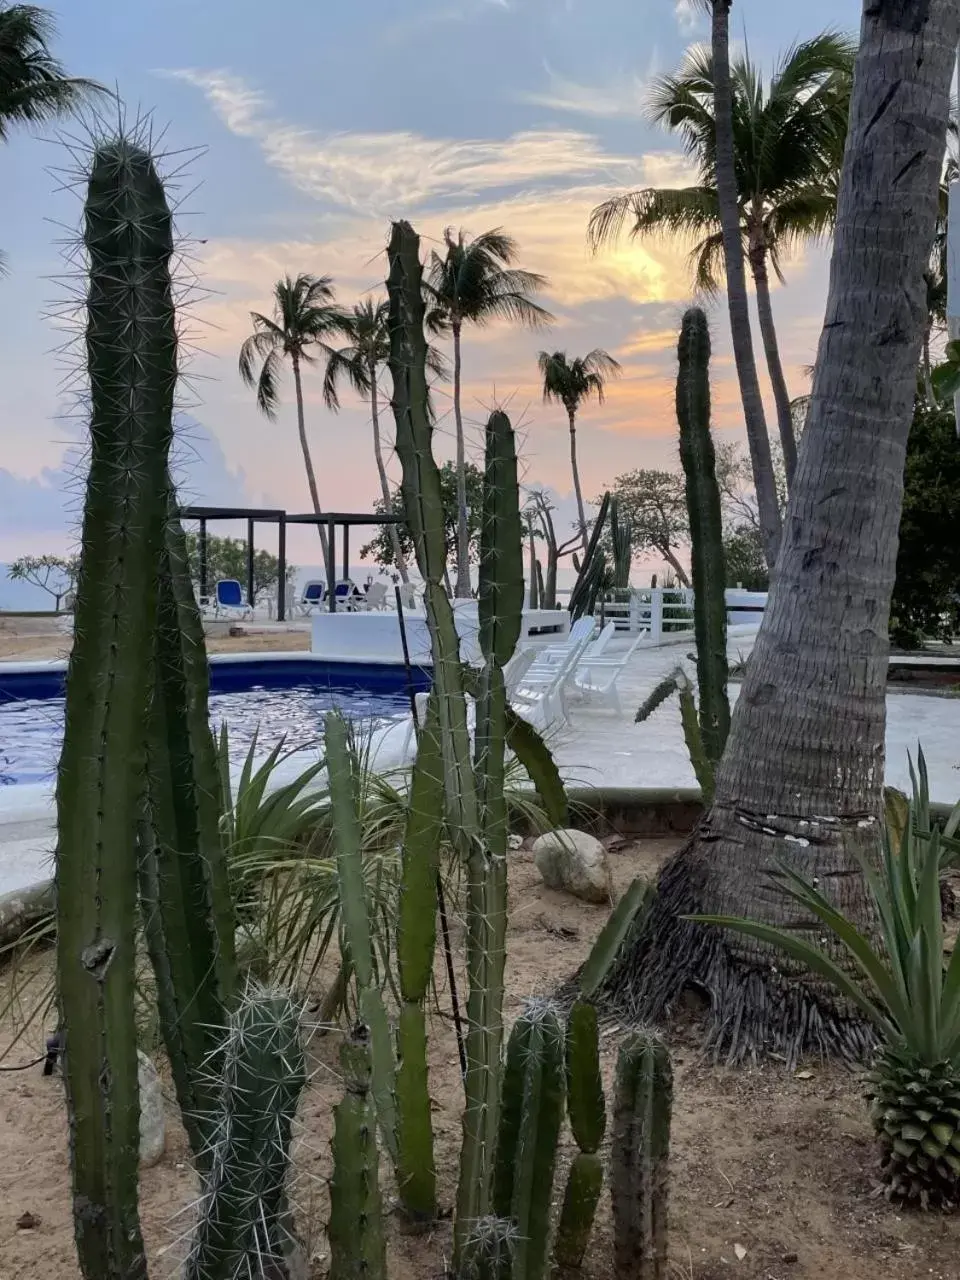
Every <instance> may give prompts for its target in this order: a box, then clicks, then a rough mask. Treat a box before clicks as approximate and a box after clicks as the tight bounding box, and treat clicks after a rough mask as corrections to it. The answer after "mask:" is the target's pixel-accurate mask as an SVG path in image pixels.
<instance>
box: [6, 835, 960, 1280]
mask: <svg viewBox="0 0 960 1280" xmlns="http://www.w3.org/2000/svg"><path fill="white" fill-rule="evenodd" d="M671 847H672V846H671V844H670V843H668V842H664V841H645V842H640V843H636V844H633V845H623V844H622V842H621V844H620V847H617V844H616V842H613V847H612V848H611V855H610V856H611V860H612V863H613V869H614V877H615V882H616V887H617V891H618V892H622V890H623V889H624V888H625V886H626V885H627V884H628V883H629V881H630V879H631V878H632V877H633V876H635V875H637V874H643V875H649V874H651V873H652V872H653V871H654V870H655V868H656V866H657V865H658V864H659V863H660V861H661V860H662V859H663V857H665V856H666V854H667V853H668V852H669V851H670V849H671ZM510 905H511V912H510V936H509V945H508V966H507V1001H506V1014H507V1017H508V1020H512V1019H513V1018H514V1017H515V1016H516V1014H517V1013H518V1012H519V1010H520V1008H521V1004H522V1001H523V999H524V997H526V996H528V995H530V994H544V993H547V992H549V991H550V990H551V989H552V988H553V987H554V985H555V984H556V983H557V982H558V981H559V980H560V979H562V978H565V977H567V976H568V975H570V974H571V972H573V971H574V969H575V968H576V966H577V964H578V962H579V961H580V960H581V958H582V957H583V956H584V955H585V954H586V952H587V950H588V948H589V946H590V944H591V942H592V941H593V939H594V937H595V936H596V934H597V932H598V930H599V929H600V927H601V926H602V924H603V922H604V920H605V919H606V914H607V913H606V909H605V908H603V907H592V906H587V905H584V904H583V903H580V902H577V901H575V900H574V899H571V898H568V897H566V896H565V895H562V894H559V893H555V892H553V891H551V890H548V889H546V888H545V887H544V886H543V884H542V883H541V881H540V878H539V875H538V874H537V872H536V869H535V867H534V866H533V861H532V856H531V854H530V853H529V852H528V851H526V850H521V851H520V852H519V853H518V854H516V855H514V858H513V861H512V865H511V883H510ZM454 944H455V948H456V951H457V953H458V954H459V953H460V952H461V951H462V932H461V931H460V930H459V929H458V927H457V926H456V924H455V925H454ZM45 963H48V962H45ZM461 982H462V974H461ZM438 988H439V993H438V999H439V1007H440V1009H441V1010H449V1007H450V1006H449V993H448V991H447V990H446V984H445V982H444V981H443V978H442V975H441V973H440V969H439V966H438ZM621 1034H622V1029H621V1028H611V1029H608V1030H607V1031H606V1032H605V1034H604V1037H603V1041H602V1046H603V1049H602V1052H603V1069H604V1076H605V1080H606V1085H607V1096H608V1100H609V1098H610V1085H611V1080H612V1075H613V1070H614V1064H615V1059H616V1050H617V1044H618V1041H619V1039H620V1036H621ZM339 1038H340V1032H339V1031H334V1032H331V1033H329V1034H326V1035H322V1036H321V1035H314V1036H313V1038H312V1040H311V1044H310V1053H311V1062H312V1066H313V1076H312V1081H311V1085H310V1087H309V1089H308V1092H307V1094H306V1097H305V1100H304V1104H303V1106H302V1108H301V1117H300V1125H299V1129H300V1133H299V1137H298V1140H297V1146H296V1156H295V1161H296V1199H297V1203H298V1206H299V1213H300V1219H301V1224H302V1229H303V1231H304V1234H305V1236H306V1238H307V1240H308V1244H309V1249H310V1253H311V1256H312V1261H313V1273H312V1274H313V1276H314V1277H323V1276H325V1275H326V1274H327V1270H328V1251H327V1242H326V1235H325V1225H324V1224H325V1222H326V1219H327V1213H328V1203H327V1179H328V1178H329V1176H330V1150H329V1139H330V1134H331V1124H332V1115H331V1108H332V1106H333V1105H334V1104H335V1103H336V1101H337V1100H338V1098H339V1096H340V1087H339V1083H338V1079H337V1069H336V1063H337V1045H338V1042H339ZM669 1040H670V1044H671V1048H672V1051H673V1059H674V1068H675V1075H676V1090H675V1092H676V1096H675V1104H674V1120H673V1143H672V1157H671V1201H670V1232H671V1251H672V1258H673V1261H674V1263H675V1272H674V1275H675V1277H684V1278H685V1280H725V1278H726V1277H731V1280H881V1277H882V1280H917V1278H919V1277H927V1278H928V1280H960V1259H958V1251H957V1222H956V1220H955V1219H953V1220H951V1219H950V1218H947V1217H943V1216H939V1215H928V1216H921V1215H917V1214H908V1213H903V1212H901V1211H899V1210H897V1209H895V1208H893V1207H891V1206H889V1205H888V1204H887V1203H886V1202H885V1201H884V1200H883V1199H881V1198H878V1197H877V1196H876V1195H875V1194H874V1191H875V1188H874V1174H875V1171H876V1150H875V1147H874V1144H873V1142H872V1138H871V1134H870V1128H869V1125H868V1123H867V1119H866V1115H865V1110H864V1106H863V1103H862V1099H861V1094H860V1089H859V1086H858V1081H857V1079H856V1077H855V1076H854V1075H852V1074H850V1073H849V1072H847V1071H845V1070H843V1069H840V1068H837V1067H833V1066H822V1065H820V1064H818V1063H808V1064H804V1065H803V1066H802V1067H801V1069H800V1070H798V1071H797V1072H796V1073H795V1074H790V1073H787V1072H786V1070H785V1069H784V1068H783V1067H782V1066H780V1065H779V1064H776V1063H773V1064H768V1065H766V1066H764V1067H761V1068H754V1069H738V1070H728V1069H722V1068H719V1067H714V1066H713V1065H711V1064H710V1063H709V1062H706V1061H704V1060H703V1058H702V1055H701V1054H700V1052H699V1049H698V1044H699V1032H698V1029H697V1026H696V1015H695V1013H694V1012H693V1011H691V1012H689V1013H688V1014H687V1015H685V1016H681V1017H680V1018H679V1020H678V1022H677V1023H676V1024H675V1025H674V1026H673V1027H672V1028H671V1030H670V1035H669ZM5 1043H9V1029H7V1038H6V1042H4V1040H3V1039H2V1036H0V1048H2V1047H5ZM430 1045H431V1095H432V1097H433V1099H434V1125H435V1140H436V1152H437V1163H438V1172H439V1178H440V1186H441V1194H442V1201H443V1206H444V1208H446V1209H449V1208H450V1206H451V1204H452V1201H453V1197H454V1194H455V1187H456V1173H457V1160H458V1153H459V1146H460V1112H461V1105H462V1095H461V1089H460V1081H459V1069H458V1065H457V1053H456V1042H455V1038H454V1033H453V1029H452V1027H451V1025H450V1021H449V1018H448V1017H442V1016H438V1015H437V1014H435V1015H434V1016H433V1018H432V1021H431V1040H430ZM32 1049H33V1044H32V1043H31V1044H29V1045H28V1044H20V1045H18V1046H16V1048H15V1050H14V1052H13V1054H12V1055H11V1057H10V1058H9V1059H8V1060H7V1062H8V1064H9V1063H10V1062H16V1061H22V1060H23V1059H24V1058H25V1057H26V1056H27V1055H28V1054H29V1053H30V1052H31V1051H32ZM169 1117H170V1132H169V1135H168V1143H167V1152H166V1155H165V1156H164V1158H163V1160H162V1161H161V1163H160V1164H159V1165H158V1166H156V1167H155V1168H153V1169H149V1170H146V1171H145V1172H144V1174H143V1178H142V1206H141V1208H142V1217H143V1223H144V1230H145V1234H146V1238H147V1243H148V1250H149V1253H150V1257H151V1275H152V1276H153V1277H158V1276H163V1277H168V1276H172V1275H174V1274H175V1273H176V1264H177V1259H178V1257H179V1256H181V1251H182V1237H183V1234H184V1232H185V1231H186V1230H187V1229H188V1227H189V1214H187V1215H184V1213H183V1210H184V1207H185V1206H187V1205H188V1204H189V1203H190V1201H191V1199H192V1197H193V1195H194V1193H195V1185H194V1179H193V1177H192V1174H191V1172H190V1167H189V1164H188V1161H187V1152H186V1145H185V1142H184V1139H183V1135H182V1132H181V1131H180V1129H179V1126H178V1124H177V1121H176V1111H175V1107H174V1106H173V1105H172V1104H171V1105H170V1107H169ZM609 1144H610V1133H609V1125H608V1135H607V1143H606V1146H607V1149H609ZM571 1151H572V1142H571V1139H570V1137H569V1134H566V1135H565V1137H564V1140H563V1149H562V1152H561V1157H560V1161H559V1165H558V1173H557V1180H556V1186H555V1194H556V1196H557V1197H558V1198H559V1196H560V1195H562V1189H563V1182H564V1178H565V1174H566V1168H567V1165H568V1162H569V1159H570V1157H571ZM382 1181H383V1183H384V1187H385V1189H386V1190H387V1192H388V1194H389V1192H390V1190H391V1183H390V1177H389V1175H388V1174H387V1173H386V1170H385V1169H383V1170H382ZM24 1214H29V1215H31V1216H32V1219H33V1221H34V1225H33V1226H32V1227H29V1228H25V1227H18V1221H26V1220H25V1219H23V1217H22V1215H24ZM450 1230H451V1228H450V1222H449V1218H447V1219H445V1220H443V1221H442V1222H441V1223H440V1224H439V1225H438V1227H437V1228H436V1230H435V1231H434V1232H433V1233H431V1234H429V1235H426V1236H410V1235H407V1234H404V1233H403V1231H402V1230H401V1224H400V1223H399V1220H398V1219H397V1218H396V1217H392V1218H391V1219H390V1224H389V1251H390V1265H389V1274H390V1277H391V1280H428V1278H432V1277H439V1276H440V1275H441V1273H442V1270H443V1267H444V1264H445V1262H446V1261H447V1260H449V1256H450ZM611 1247H612V1246H611V1226H610V1216H609V1204H608V1200H607V1197H606V1194H605V1195H604V1198H603V1200H602V1201H601V1208H600V1212H599V1215H598V1220H597V1224H596V1228H595V1232H594V1236H593V1239H592V1242H591V1245H590V1249H589V1252H588V1255H587V1261H586V1264H585V1268H584V1271H585V1275H586V1276H587V1277H591V1278H595V1280H606V1278H607V1277H610V1276H612V1263H611ZM77 1276H78V1272H77V1268H76V1263H75V1260H74V1255H73V1241H72V1227H71V1222H70V1196H69V1173H68V1164H67V1140H66V1118H65V1112H64V1102H63V1093H62V1086H61V1083H60V1081H59V1079H58V1078H56V1077H54V1078H52V1079H50V1078H48V1079H44V1078H43V1077H42V1076H41V1075H40V1071H39V1068H34V1069H31V1070H30V1071H26V1072H16V1073H9V1074H6V1073H5V1074H0V1280H50V1278H51V1277H55V1278H56V1280H76V1277H77Z"/></svg>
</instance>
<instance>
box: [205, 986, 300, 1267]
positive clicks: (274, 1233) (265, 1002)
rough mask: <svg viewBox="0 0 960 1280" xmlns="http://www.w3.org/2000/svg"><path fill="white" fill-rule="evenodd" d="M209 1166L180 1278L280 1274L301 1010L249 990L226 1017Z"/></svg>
mask: <svg viewBox="0 0 960 1280" xmlns="http://www.w3.org/2000/svg"><path fill="white" fill-rule="evenodd" d="M221 1058H222V1068H221V1076H220V1080H219V1084H220V1098H219V1105H218V1108H217V1113H216V1125H215V1128H214V1135H213V1142H212V1152H211V1157H212V1158H211V1160H210V1168H209V1172H208V1173H207V1175H206V1177H205V1179H204V1183H203V1191H202V1195H201V1199H200V1209H199V1215H198V1222H197V1229H196V1233H195V1236H194V1240H193V1247H192V1249H191V1251H190V1256H189V1258H188V1259H187V1262H186V1264H185V1267H184V1273H183V1274H184V1280H236V1278H237V1277H240V1276H248V1275H249V1276H257V1277H261V1276H262V1277H267V1276H269V1277H271V1280H272V1277H274V1276H276V1277H277V1280H286V1276H287V1274H288V1272H287V1269H286V1265H285V1258H286V1257H288V1256H289V1254H290V1252H291V1248H292V1243H293V1242H292V1239H291V1237H290V1227H289V1212H288V1209H287V1199H286V1181H287V1173H288V1168H289V1161H290V1135H291V1129H292V1125H293V1121H294V1118H295V1116H296V1111H297V1105H298V1103H299V1101H300V1095H301V1093H302V1092H303V1088H304V1085H305V1084H306V1078H307V1077H306V1068H305V1062H304V1053H303V1044H302V1042H301V1039H300V1010H299V1009H298V1008H297V1006H296V1005H295V1004H294V1003H293V1001H292V1000H291V999H290V997H289V996H288V995H286V994H284V993H283V992H279V991H271V990H269V989H266V988H259V987H254V988H251V989H250V990H249V991H248V992H247V993H246V994H245V995H244V997H243V998H242V1000H241V1001H240V1002H239V1004H238V1006H237V1008H236V1009H235V1011H234V1012H233V1013H232V1014H231V1015H230V1023H229V1027H228V1030H227V1035H226V1040H225V1043H224V1045H223V1050H222V1055H221Z"/></svg>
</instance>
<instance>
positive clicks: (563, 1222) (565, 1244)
mask: <svg viewBox="0 0 960 1280" xmlns="http://www.w3.org/2000/svg"><path fill="white" fill-rule="evenodd" d="M602 1191H603V1161H602V1160H601V1159H600V1157H599V1156H598V1155H593V1154H591V1153H589V1152H586V1151H581V1152H580V1153H579V1154H578V1155H577V1156H576V1157H575V1159H574V1161H573V1164H572V1165H571V1166H570V1172H569V1174H568V1175H567V1185H566V1189H565V1190H564V1193H563V1205H562V1207H561V1209H560V1220H559V1222H558V1223H557V1238H556V1242H555V1243H554V1246H553V1260H554V1262H555V1263H556V1264H557V1266H558V1267H564V1268H566V1269H568V1270H575V1269H577V1268H579V1267H580V1266H582V1265H583V1258H584V1254H585V1253H586V1252H587V1245H588V1244H589V1243H590V1233H591V1232H592V1230H593V1220H594V1218H595V1217H596V1215H597V1205H598V1204H599V1203H600V1195H601V1192H602Z"/></svg>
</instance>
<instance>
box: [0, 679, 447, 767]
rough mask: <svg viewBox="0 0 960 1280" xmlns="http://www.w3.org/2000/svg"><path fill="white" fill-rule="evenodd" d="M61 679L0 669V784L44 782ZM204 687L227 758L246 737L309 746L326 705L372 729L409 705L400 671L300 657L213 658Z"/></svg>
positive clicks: (51, 763)
mask: <svg viewBox="0 0 960 1280" xmlns="http://www.w3.org/2000/svg"><path fill="white" fill-rule="evenodd" d="M64 675H65V664H63V663H23V664H13V663H11V664H5V665H3V666H0V786H7V787H9V786H18V785H24V784H30V783H49V782H51V781H52V779H53V776H54V773H55V770H56V765H57V758H58V756H59V754H60V744H61V741H62V739H63V706H64V700H63V680H64ZM411 678H412V681H413V685H414V688H415V690H417V691H419V690H421V689H425V688H428V687H429V685H430V675H429V672H428V671H426V670H424V669H423V668H419V667H415V668H413V669H412V671H411ZM210 686H211V694H210V720H211V723H212V724H213V725H214V727H215V728H218V727H219V725H220V724H221V723H222V722H224V721H226V724H227V726H228V729H229V734H230V748H231V756H232V757H233V758H234V759H235V760H237V759H238V758H242V757H243V755H244V754H245V753H246V750H247V748H248V747H249V745H250V742H251V740H252V738H253V735H254V733H256V734H257V741H258V746H259V747H262V748H263V749H264V750H269V749H270V748H272V747H274V746H275V745H276V744H277V743H278V742H279V741H280V740H281V739H283V741H284V745H285V747H286V748H288V749H291V750H292V749H303V748H308V747H311V746H314V745H316V744H317V743H318V741H319V739H320V737H321V735H322V733H323V716H324V713H325V712H327V711H329V710H331V709H332V708H334V707H337V708H339V709H340V710H341V711H342V712H343V713H344V715H347V716H349V717H350V719H351V720H362V721H364V722H365V723H372V724H375V725H377V724H385V723H387V722H389V721H399V720H402V719H403V718H404V717H405V716H406V715H407V714H408V712H409V707H410V698H409V690H408V685H407V677H406V673H405V671H404V669H403V668H402V667H398V666H391V665H388V664H364V663H331V662H323V661H320V660H317V659H311V658H310V657H309V656H307V655H302V654H296V655H289V654H276V655H272V656H269V657H267V656H258V657H256V658H245V657H240V656H237V655H233V654H231V655H229V656H221V657H219V660H218V657H217V656H215V657H213V658H212V659H211V662H210Z"/></svg>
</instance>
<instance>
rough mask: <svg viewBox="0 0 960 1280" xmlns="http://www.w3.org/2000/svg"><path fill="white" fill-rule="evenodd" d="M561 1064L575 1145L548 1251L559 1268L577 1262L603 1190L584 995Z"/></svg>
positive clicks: (599, 1097)
mask: <svg viewBox="0 0 960 1280" xmlns="http://www.w3.org/2000/svg"><path fill="white" fill-rule="evenodd" d="M566 1066H567V1114H568V1115H569V1117H570V1128H571V1129H572V1130H573V1136H574V1140H575V1141H576V1144H577V1146H578V1147H579V1148H580V1150H579V1153H578V1155H577V1156H576V1157H575V1158H574V1161H573V1164H572V1165H571V1166H570V1173H569V1174H568V1176H567V1186H566V1190H565V1192H564V1196H563V1207H562V1209H561V1211H560V1221H559V1224H558V1226H557V1239H556V1244H555V1245H554V1251H553V1256H554V1260H555V1261H556V1262H557V1263H558V1264H559V1265H560V1266H562V1267H579V1266H580V1264H581V1263H582V1262H583V1255H584V1254H585V1253H586V1251H587V1244H588V1243H589V1241H590V1232H591V1230H592V1229H593V1219H594V1217H595V1215H596V1212H597V1204H598V1202H599V1200H600V1193H601V1191H602V1190H603V1162H602V1160H601V1159H600V1157H599V1155H597V1152H598V1151H599V1149H600V1144H601V1142H602V1141H603V1134H604V1130H605V1128H606V1124H607V1112H606V1105H605V1103H604V1097H603V1081H602V1080H601V1077H600V1041H599V1034H598V1030H597V1011H596V1009H595V1008H594V1007H593V1005H591V1004H587V1003H586V1002H585V1001H583V1000H578V1001H577V1002H576V1003H575V1004H574V1005H573V1008H572V1009H571V1010H570V1016H569V1018H568V1019H567V1037H566Z"/></svg>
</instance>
